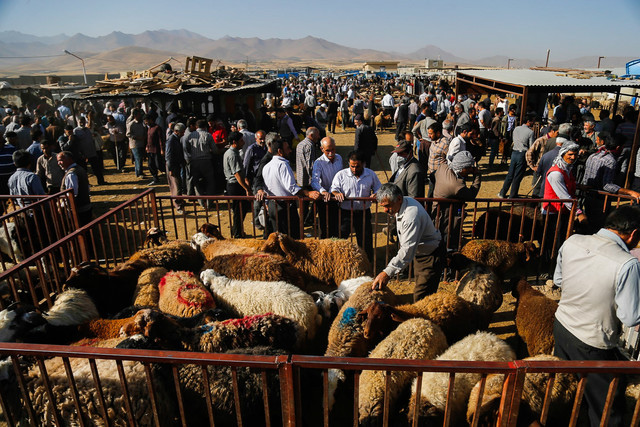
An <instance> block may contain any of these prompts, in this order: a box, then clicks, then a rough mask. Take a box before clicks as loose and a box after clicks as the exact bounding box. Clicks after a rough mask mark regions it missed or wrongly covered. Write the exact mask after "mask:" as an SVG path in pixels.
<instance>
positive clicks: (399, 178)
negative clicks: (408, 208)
mask: <svg viewBox="0 0 640 427" xmlns="http://www.w3.org/2000/svg"><path fill="white" fill-rule="evenodd" d="M392 153H397V154H398V166H399V168H398V170H397V171H396V173H394V174H393V176H391V179H390V182H393V183H394V184H396V185H397V186H398V187H400V191H402V194H403V195H404V196H408V197H413V198H416V197H424V177H425V172H424V168H423V166H422V164H420V162H418V159H416V158H415V156H414V155H413V146H412V144H411V142H410V141H406V140H404V141H400V142H398V144H397V145H396V147H395V149H394V150H393V151H392Z"/></svg>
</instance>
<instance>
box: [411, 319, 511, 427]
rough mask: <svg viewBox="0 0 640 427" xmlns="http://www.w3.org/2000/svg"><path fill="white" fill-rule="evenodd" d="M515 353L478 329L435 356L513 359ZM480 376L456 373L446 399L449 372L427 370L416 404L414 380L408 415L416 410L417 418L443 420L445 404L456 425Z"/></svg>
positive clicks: (487, 333)
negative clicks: (449, 394)
mask: <svg viewBox="0 0 640 427" xmlns="http://www.w3.org/2000/svg"><path fill="white" fill-rule="evenodd" d="M515 357H516V355H515V353H514V352H513V350H512V349H511V347H509V345H508V344H507V343H505V342H504V341H502V340H501V339H500V338H498V337H497V336H496V335H494V334H492V333H489V332H477V333H475V334H473V335H469V336H467V337H466V338H464V339H462V340H460V341H458V342H457V343H455V344H453V345H452V346H451V347H449V348H448V349H447V350H446V351H445V352H444V353H442V354H441V355H440V356H438V358H437V359H436V360H475V361H505V362H506V361H512V360H514V359H515ZM481 377H482V375H481V374H479V373H471V372H466V373H458V374H456V376H455V381H454V386H453V395H452V398H451V401H449V402H447V391H448V388H449V374H448V373H447V372H427V373H425V374H424V375H423V376H422V385H421V387H422V389H421V391H420V403H419V406H417V405H416V400H417V396H416V390H417V380H414V381H413V384H412V386H411V402H410V411H409V417H410V418H409V419H412V418H413V413H414V411H416V410H417V411H418V416H419V418H420V419H422V420H425V419H426V418H429V419H434V418H435V423H440V424H442V420H441V418H442V417H443V416H444V410H445V407H446V405H447V404H448V405H449V407H450V408H451V425H458V421H459V420H461V419H463V418H464V414H465V413H466V405H467V400H468V398H469V393H470V392H471V389H472V388H473V386H474V385H475V384H476V383H477V382H478V381H479V380H480V378H481Z"/></svg>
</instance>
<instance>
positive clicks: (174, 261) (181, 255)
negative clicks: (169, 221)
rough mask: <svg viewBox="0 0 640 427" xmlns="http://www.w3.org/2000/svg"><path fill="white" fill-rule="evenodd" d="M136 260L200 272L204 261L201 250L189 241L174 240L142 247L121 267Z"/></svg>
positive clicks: (149, 265)
mask: <svg viewBox="0 0 640 427" xmlns="http://www.w3.org/2000/svg"><path fill="white" fill-rule="evenodd" d="M136 261H146V263H147V268H148V267H164V268H166V269H167V270H186V271H191V272H193V273H199V272H200V269H201V268H202V264H203V263H204V256H203V255H202V253H201V252H199V251H197V250H195V249H193V248H192V247H191V246H190V245H189V243H188V242H184V241H181V240H174V241H172V242H169V243H165V244H163V245H160V246H158V247H156V248H148V249H142V250H140V251H138V252H136V253H134V254H133V255H131V257H130V258H129V260H128V261H127V262H125V263H124V265H121V266H118V267H116V268H115V270H118V269H119V268H123V267H124V268H126V266H127V264H131V263H134V262H136Z"/></svg>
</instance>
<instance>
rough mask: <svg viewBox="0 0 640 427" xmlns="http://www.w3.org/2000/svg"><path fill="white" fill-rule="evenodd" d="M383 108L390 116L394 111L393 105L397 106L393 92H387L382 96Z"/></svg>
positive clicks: (385, 113) (386, 114)
mask: <svg viewBox="0 0 640 427" xmlns="http://www.w3.org/2000/svg"><path fill="white" fill-rule="evenodd" d="M381 104H382V109H383V110H384V115H385V116H388V115H390V114H391V113H392V112H393V107H394V106H395V102H394V100H393V96H391V93H389V92H387V93H386V95H385V96H383V97H382V102H381Z"/></svg>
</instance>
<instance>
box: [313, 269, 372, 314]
mask: <svg viewBox="0 0 640 427" xmlns="http://www.w3.org/2000/svg"><path fill="white" fill-rule="evenodd" d="M372 281H373V277H369V276H362V277H356V278H355V279H347V280H343V281H342V282H341V283H340V286H338V289H336V290H334V291H331V292H329V293H324V292H322V291H316V292H313V293H312V295H313V297H314V299H315V300H316V305H317V306H318V311H319V312H320V314H322V317H323V318H324V321H326V322H330V321H332V320H333V319H334V318H335V317H336V316H337V315H338V312H339V311H340V309H341V308H342V306H343V305H344V303H346V302H347V301H348V300H349V298H350V297H351V295H352V294H353V293H354V292H355V290H356V289H358V287H359V286H360V285H362V284H363V283H371V282H372Z"/></svg>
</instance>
